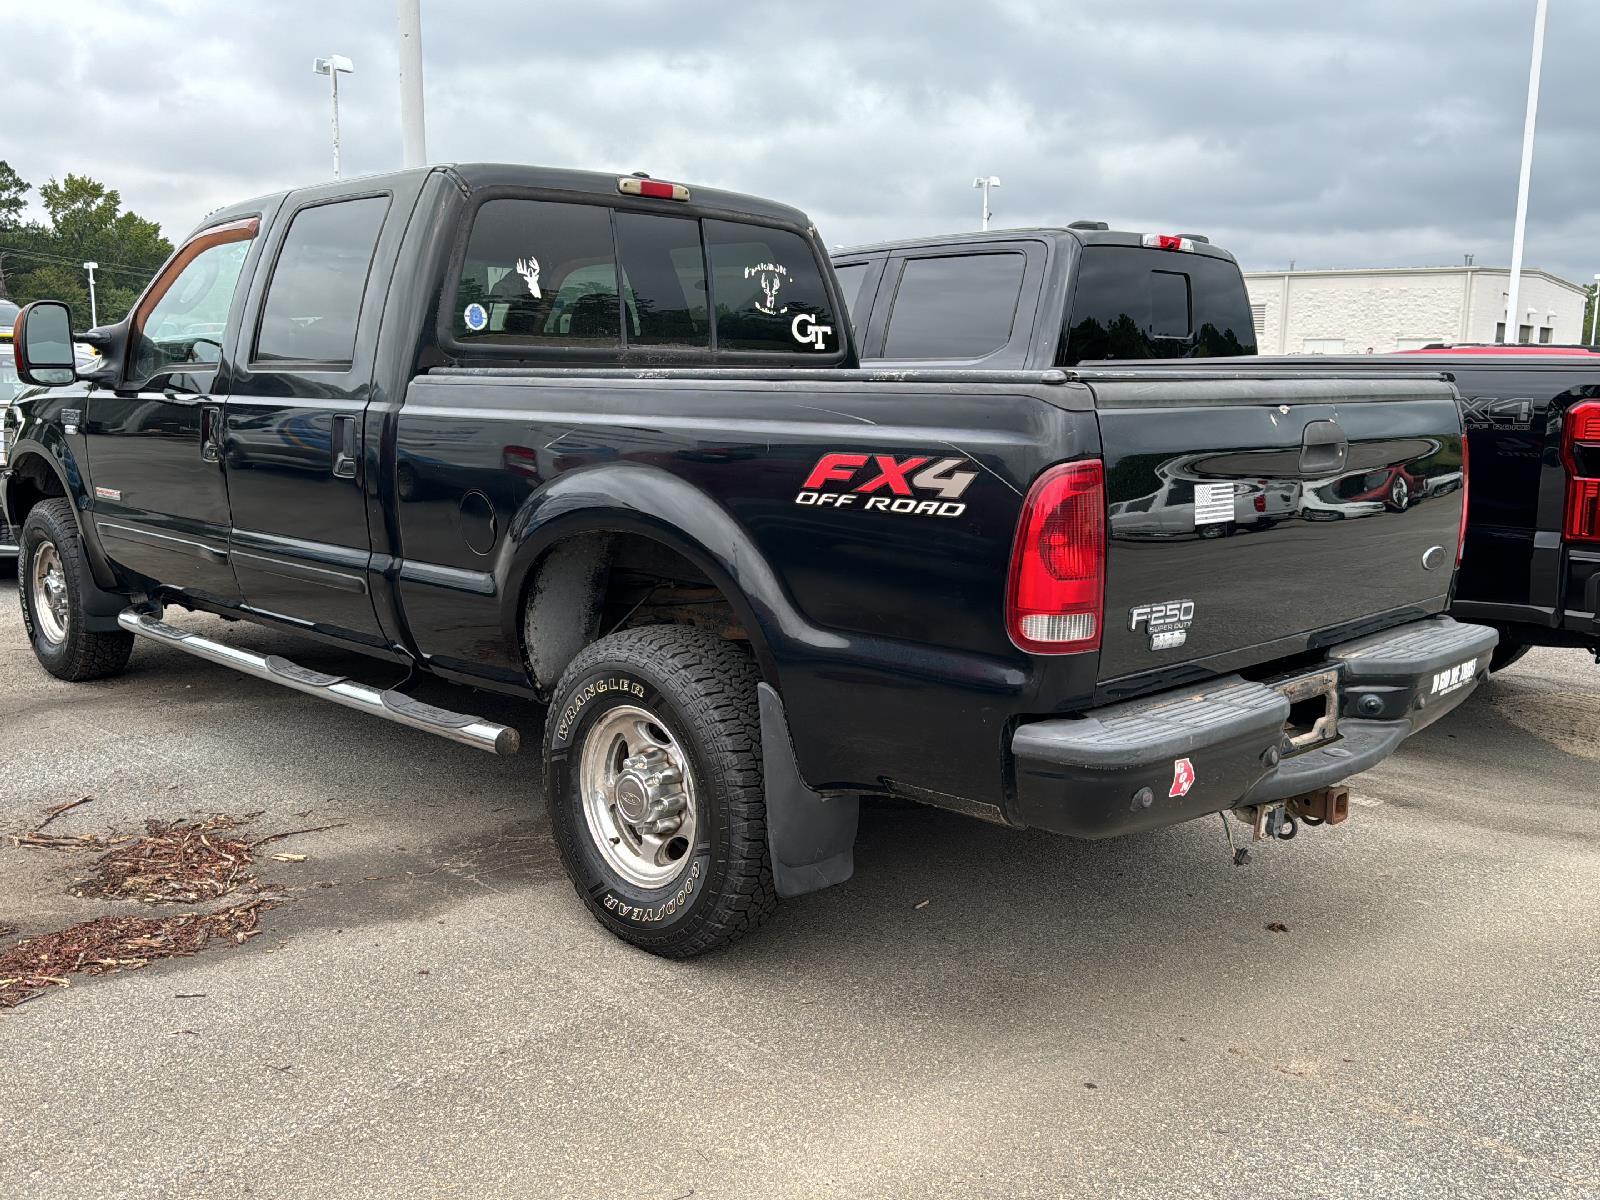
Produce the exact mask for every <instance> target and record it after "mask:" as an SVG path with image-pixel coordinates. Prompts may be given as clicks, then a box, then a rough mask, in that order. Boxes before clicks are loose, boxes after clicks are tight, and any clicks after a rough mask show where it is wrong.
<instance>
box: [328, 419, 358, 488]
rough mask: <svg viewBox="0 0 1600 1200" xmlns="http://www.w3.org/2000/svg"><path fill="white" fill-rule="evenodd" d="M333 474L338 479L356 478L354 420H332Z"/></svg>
mask: <svg viewBox="0 0 1600 1200" xmlns="http://www.w3.org/2000/svg"><path fill="white" fill-rule="evenodd" d="M333 474H334V476H335V477H336V478H338V479H354V478H355V477H356V419H355V418H354V417H335V418H334V419H333Z"/></svg>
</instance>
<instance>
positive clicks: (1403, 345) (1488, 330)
mask: <svg viewBox="0 0 1600 1200" xmlns="http://www.w3.org/2000/svg"><path fill="white" fill-rule="evenodd" d="M1510 274H1511V273H1510V272H1509V271H1507V270H1505V269H1504V268H1503V267H1392V268H1373V269H1367V270H1349V271H1247V272H1246V273H1245V277H1244V278H1245V286H1246V287H1248V288H1249V290H1250V308H1251V312H1252V315H1253V316H1254V317H1255V325H1256V339H1257V341H1258V342H1259V343H1260V348H1261V353H1262V354H1364V353H1366V352H1367V351H1368V350H1373V351H1376V352H1378V353H1383V352H1384V351H1388V350H1410V349H1415V348H1417V347H1420V346H1426V345H1429V344H1431V343H1434V342H1498V341H1503V340H1505V309H1506V293H1507V290H1508V288H1509V285H1510ZM1519 290H1520V299H1519V302H1518V307H1520V308H1521V309H1522V320H1521V321H1520V322H1519V324H1520V326H1521V328H1520V329H1519V330H1518V331H1517V332H1518V340H1519V341H1523V342H1554V343H1556V344H1558V345H1559V344H1562V343H1579V342H1582V341H1583V340H1584V335H1585V334H1586V332H1587V331H1586V330H1584V329H1583V328H1582V326H1583V310H1584V303H1585V300H1586V296H1587V294H1586V292H1585V291H1584V289H1583V288H1581V287H1579V286H1578V285H1577V284H1575V283H1568V282H1567V281H1566V280H1565V279H1560V278H1557V277H1556V276H1554V275H1551V274H1550V273H1549V272H1547V271H1537V270H1524V271H1523V272H1522V286H1521V288H1520V289H1519Z"/></svg>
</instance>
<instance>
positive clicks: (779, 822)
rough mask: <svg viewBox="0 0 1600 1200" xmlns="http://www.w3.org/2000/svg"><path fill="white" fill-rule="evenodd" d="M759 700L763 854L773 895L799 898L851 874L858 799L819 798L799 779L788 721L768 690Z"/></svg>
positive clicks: (763, 690) (760, 691)
mask: <svg viewBox="0 0 1600 1200" xmlns="http://www.w3.org/2000/svg"><path fill="white" fill-rule="evenodd" d="M756 691H757V694H758V695H759V696H760V698H761V761H762V775H763V778H764V779H765V782H766V799H767V850H768V852H769V853H770V854H771V855H772V878H773V883H774V885H775V886H776V887H777V889H778V895H779V896H784V897H788V896H803V895H805V894H806V893H807V892H816V891H821V890H822V889H823V888H825V887H832V886H833V885H834V884H836V883H843V882H844V881H845V880H847V879H849V878H850V876H851V875H853V874H855V869H856V860H855V842H856V823H857V821H858V819H859V818H860V815H861V799H860V797H858V796H821V795H818V794H817V793H816V792H814V791H812V790H811V789H810V788H808V787H807V786H806V784H805V780H803V779H801V778H800V767H799V764H797V763H796V762H795V758H794V746H793V744H792V743H791V742H790V740H789V719H788V717H787V716H785V714H784V711H783V701H782V700H780V699H779V698H778V693H777V692H775V691H773V690H772V688H771V686H769V685H768V684H765V683H762V684H757V685H756Z"/></svg>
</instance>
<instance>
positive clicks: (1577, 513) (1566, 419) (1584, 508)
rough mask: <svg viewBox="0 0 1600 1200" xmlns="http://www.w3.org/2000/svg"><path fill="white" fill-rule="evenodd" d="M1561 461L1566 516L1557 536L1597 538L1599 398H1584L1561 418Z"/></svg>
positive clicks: (1599, 532)
mask: <svg viewBox="0 0 1600 1200" xmlns="http://www.w3.org/2000/svg"><path fill="white" fill-rule="evenodd" d="M1561 462H1562V465H1564V466H1565V467H1566V469H1567V519H1566V523H1565V525H1564V526H1563V527H1562V531H1561V536H1562V537H1563V538H1565V539H1566V540H1567V541H1569V542H1600V476H1595V475H1590V474H1586V472H1588V471H1594V470H1600V400H1585V401H1583V402H1582V403H1581V404H1574V405H1573V406H1572V407H1571V408H1569V409H1567V411H1566V414H1565V415H1564V416H1563V417H1562V419H1561Z"/></svg>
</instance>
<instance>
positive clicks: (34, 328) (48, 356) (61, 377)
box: [11, 300, 78, 387]
mask: <svg viewBox="0 0 1600 1200" xmlns="http://www.w3.org/2000/svg"><path fill="white" fill-rule="evenodd" d="M11 343H12V346H13V347H14V349H15V352H16V356H17V377H18V378H19V379H21V380H22V382H23V383H35V384H40V385H42V386H44V387H60V386H61V385H62V384H64V383H71V382H72V381H73V380H74V379H76V378H77V377H78V371H77V359H76V358H75V357H74V355H73V350H72V310H71V309H70V308H68V307H67V306H66V305H65V304H62V303H61V302H60V301H59V300H35V301H34V302H33V303H32V304H29V305H26V306H25V307H24V308H23V310H22V311H21V312H20V313H18V314H17V322H16V326H15V328H13V329H12V331H11Z"/></svg>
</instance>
